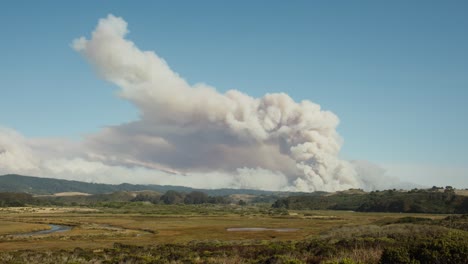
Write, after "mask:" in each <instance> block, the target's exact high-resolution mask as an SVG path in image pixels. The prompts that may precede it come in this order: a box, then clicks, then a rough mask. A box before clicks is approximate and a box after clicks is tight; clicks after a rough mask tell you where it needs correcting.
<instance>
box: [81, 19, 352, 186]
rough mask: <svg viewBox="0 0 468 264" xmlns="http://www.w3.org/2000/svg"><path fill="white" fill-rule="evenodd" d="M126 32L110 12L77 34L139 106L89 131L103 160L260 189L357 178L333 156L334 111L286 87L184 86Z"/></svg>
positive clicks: (336, 140)
mask: <svg viewBox="0 0 468 264" xmlns="http://www.w3.org/2000/svg"><path fill="white" fill-rule="evenodd" d="M127 33H128V29H127V23H126V22H125V21H124V20H123V19H122V18H118V17H115V16H112V15H109V16H108V17H107V18H105V19H101V20H100V21H99V24H98V26H97V28H96V29H95V31H94V32H93V33H92V37H91V38H90V39H89V40H88V39H86V38H84V37H81V38H79V39H77V40H75V41H74V43H73V47H74V49H75V50H77V51H78V52H80V53H81V54H83V55H84V57H85V58H86V59H87V60H88V61H89V62H90V63H91V64H92V65H93V66H94V67H95V69H96V70H97V72H98V73H99V75H100V76H102V78H104V79H105V80H107V81H109V82H111V83H114V84H115V85H117V86H118V87H119V88H120V90H119V95H120V96H121V97H122V98H124V99H126V100H129V101H130V102H132V103H133V104H134V105H135V106H136V107H137V108H138V109H139V110H140V112H141V118H140V120H138V121H135V122H131V123H128V124H123V125H120V126H114V127H109V128H106V129H104V130H103V131H101V132H100V133H98V134H96V135H93V136H90V137H89V138H88V139H87V141H86V147H87V148H89V150H90V151H91V152H92V155H93V157H95V158H96V157H98V158H99V159H100V162H103V163H106V164H111V165H119V166H131V165H138V166H144V167H147V168H158V169H161V170H165V171H176V172H179V173H182V174H183V173H199V174H203V175H212V174H213V173H215V174H216V175H226V174H227V175H234V176H232V177H231V178H232V179H233V180H234V181H237V182H238V183H239V185H242V184H241V182H246V181H247V182H249V184H252V183H255V184H254V185H255V187H258V188H262V185H263V184H265V185H266V184H268V183H269V182H271V181H277V182H276V183H275V184H273V186H270V188H273V187H274V188H283V189H291V190H300V191H314V190H326V191H334V190H340V189H348V188H352V187H360V184H361V182H360V181H359V179H358V178H357V174H356V171H355V169H354V167H353V166H352V165H351V164H350V163H349V162H347V161H344V160H341V159H339V157H338V154H339V151H340V148H341V144H342V140H341V138H340V137H339V135H338V133H337V132H336V127H337V125H338V123H339V120H338V118H337V117H336V116H335V115H334V114H333V113H331V112H328V111H324V110H321V108H320V106H319V105H317V104H315V103H312V102H310V101H301V102H294V101H293V100H292V99H291V98H290V97H289V96H288V95H286V94H283V93H276V94H267V95H265V96H263V97H261V98H253V97H250V96H249V95H247V94H244V93H242V92H239V91H237V90H230V91H227V92H226V93H224V94H222V93H220V92H218V91H217V90H216V89H215V88H213V87H211V86H209V85H206V84H202V83H199V84H195V85H190V84H188V83H187V82H186V81H185V80H184V79H183V78H182V77H180V76H179V75H178V74H177V73H176V72H174V71H173V70H171V69H170V67H169V66H168V64H167V63H166V62H165V61H164V60H163V59H161V58H160V57H158V56H157V55H156V54H155V53H154V52H151V51H142V50H140V49H138V47H137V46H136V45H135V44H134V43H133V42H131V41H129V40H127V39H125V36H126V35H127ZM241 172H244V173H241ZM246 172H247V173H246ZM265 174H266V175H270V177H269V176H263V175H265ZM236 175H237V176H236ZM239 175H243V176H242V177H240V176H239ZM275 175H276V176H275ZM278 175H282V176H280V177H278ZM207 177H208V178H209V177H212V176H207ZM220 177H221V178H223V177H222V176H220ZM212 178H213V177H212ZM210 179H211V178H210ZM231 181H232V180H231Z"/></svg>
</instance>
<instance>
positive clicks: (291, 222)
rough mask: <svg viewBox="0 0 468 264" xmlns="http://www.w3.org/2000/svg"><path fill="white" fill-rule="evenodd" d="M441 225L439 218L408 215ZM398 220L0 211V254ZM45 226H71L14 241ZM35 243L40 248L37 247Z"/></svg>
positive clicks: (196, 211) (178, 210) (257, 210)
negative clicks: (25, 250)
mask: <svg viewBox="0 0 468 264" xmlns="http://www.w3.org/2000/svg"><path fill="white" fill-rule="evenodd" d="M404 216H417V217H424V218H430V219H442V218H444V217H445V216H444V215H422V214H417V215H410V214H405V215H404ZM401 217H402V214H391V213H356V212H344V211H289V212H287V211H284V210H283V211H272V210H270V209H268V208H266V207H265V208H262V207H239V206H226V205H224V206H185V205H172V206H168V205H141V206H132V207H124V208H102V209H99V210H89V209H87V208H44V207H42V208H19V209H14V210H13V209H9V210H2V211H0V224H1V225H0V250H3V251H8V250H24V249H38V250H39V249H73V248H76V247H80V248H87V249H102V248H109V247H112V246H113V244H114V243H116V242H118V243H125V244H129V245H140V246H143V245H154V244H167V243H189V242H194V241H197V242H203V241H220V242H235V243H238V242H241V243H262V242H266V241H300V240H304V239H312V238H316V237H320V236H321V235H323V234H326V233H327V232H330V231H332V230H334V229H337V228H343V227H354V226H363V225H373V224H377V223H379V222H385V221H392V219H398V218H401ZM46 224H60V225H68V226H73V229H72V230H71V231H68V232H63V233H52V234H48V235H37V236H28V237H24V236H16V234H18V233H22V232H31V231H35V230H41V229H47V228H48V226H47V225H46ZM233 227H263V228H297V229H298V230H297V231H293V232H276V231H258V232H251V231H241V232H239V231H237V232H228V231H227V230H226V229H227V228H233ZM38 242H40V243H38Z"/></svg>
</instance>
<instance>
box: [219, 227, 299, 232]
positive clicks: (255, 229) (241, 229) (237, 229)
mask: <svg viewBox="0 0 468 264" xmlns="http://www.w3.org/2000/svg"><path fill="white" fill-rule="evenodd" d="M299 229H300V228H264V227H232V228H227V229H226V231H228V232H261V231H275V232H295V231H297V230H299Z"/></svg>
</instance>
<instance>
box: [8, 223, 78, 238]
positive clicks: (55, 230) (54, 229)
mask: <svg viewBox="0 0 468 264" xmlns="http://www.w3.org/2000/svg"><path fill="white" fill-rule="evenodd" d="M49 226H50V229H46V230H40V231H35V232H29V233H22V234H16V235H15V236H38V235H48V234H52V233H61V232H67V231H70V230H71V229H72V227H71V226H65V225H52V224H49Z"/></svg>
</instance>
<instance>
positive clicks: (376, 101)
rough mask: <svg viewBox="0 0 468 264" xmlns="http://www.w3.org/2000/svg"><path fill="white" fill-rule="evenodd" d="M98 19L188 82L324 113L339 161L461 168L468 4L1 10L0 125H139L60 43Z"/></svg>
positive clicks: (467, 108) (81, 5)
mask: <svg viewBox="0 0 468 264" xmlns="http://www.w3.org/2000/svg"><path fill="white" fill-rule="evenodd" d="M109 13H112V14H114V15H117V16H121V17H123V18H124V19H125V20H126V21H127V22H128V23H129V28H130V35H129V38H130V39H131V40H132V41H134V42H135V43H136V44H137V45H138V46H139V47H140V48H141V49H143V50H154V51H156V53H157V54H158V55H159V56H161V57H162V58H164V59H165V60H166V61H167V62H168V63H169V65H170V66H171V68H172V69H174V70H175V71H176V72H178V73H180V75H181V76H183V77H184V78H186V79H187V80H188V81H189V82H190V83H196V82H205V83H208V84H210V85H212V86H214V87H216V88H217V89H219V90H220V91H225V90H228V89H233V88H234V89H238V90H240V91H243V92H245V93H247V94H250V95H252V96H256V97H258V96H262V95H263V94H265V93H269V92H270V93H271V92H285V93H287V94H289V95H290V96H291V97H293V98H294V99H295V100H297V101H300V100H304V99H308V100H311V101H313V102H315V103H318V104H320V105H321V106H322V108H324V109H326V110H330V111H332V112H334V113H335V114H337V115H338V116H339V118H340V120H341V124H340V126H339V128H338V131H339V133H340V134H341V136H342V137H343V138H344V141H345V143H344V146H343V149H342V154H341V155H342V156H343V157H344V158H346V159H362V160H369V161H372V162H376V163H379V164H399V165H401V164H405V165H411V164H431V166H439V165H440V166H456V167H467V164H468V154H466V150H467V149H468V140H467V139H466V135H468V122H467V116H468V104H467V101H468V15H467V13H468V2H467V1H294V2H293V3H291V2H286V1H231V2H230V3H226V2H225V1H139V2H138V3H135V2H131V1H112V2H110V1H99V2H97V1H82V2H59V1H40V2H39V1H37V2H31V1H9V2H2V3H1V4H0V32H1V33H2V41H1V42H0V55H1V56H0V57H1V60H0V126H5V127H10V128H13V129H15V130H17V131H19V132H20V133H22V134H24V135H26V136H28V137H65V138H72V139H76V140H78V139H80V138H81V137H82V136H84V135H87V134H90V133H94V132H96V131H98V130H99V129H100V128H102V127H105V126H108V125H117V124H121V123H123V122H128V121H131V120H134V119H136V118H137V117H138V112H137V110H136V108H135V107H133V106H132V105H131V104H130V103H129V102H127V101H124V100H122V99H119V98H118V97H117V96H116V95H115V90H116V87H114V86H112V85H111V84H109V83H107V82H105V81H103V80H100V79H99V78H98V77H97V76H96V74H95V73H94V72H93V71H91V70H90V67H89V65H88V63H87V62H86V61H85V60H83V59H82V58H81V57H80V55H79V54H77V53H76V52H74V51H73V50H72V49H71V47H70V44H71V42H72V40H73V39H75V38H76V37H79V36H82V35H86V36H89V32H90V30H91V29H93V28H94V27H95V25H96V21H97V20H98V19H99V18H102V17H105V16H107V14H109ZM463 173H465V174H463ZM462 174H463V175H462V176H459V179H458V180H459V181H463V180H466V179H467V178H468V175H467V174H466V171H464V172H462ZM421 177H422V176H421Z"/></svg>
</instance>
